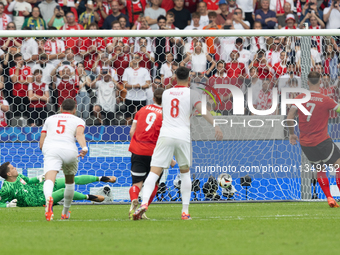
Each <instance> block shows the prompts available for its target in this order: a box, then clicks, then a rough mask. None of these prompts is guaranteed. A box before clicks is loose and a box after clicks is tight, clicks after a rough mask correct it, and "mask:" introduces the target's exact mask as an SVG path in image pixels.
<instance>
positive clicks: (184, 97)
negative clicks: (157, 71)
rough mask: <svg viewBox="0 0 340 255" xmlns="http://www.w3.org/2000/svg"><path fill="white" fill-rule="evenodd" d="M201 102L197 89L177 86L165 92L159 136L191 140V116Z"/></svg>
mask: <svg viewBox="0 0 340 255" xmlns="http://www.w3.org/2000/svg"><path fill="white" fill-rule="evenodd" d="M200 102H201V96H200V95H199V93H198V92H197V91H194V90H192V89H190V88H188V87H184V86H175V87H173V88H171V89H167V90H165V91H164V92H163V96H162V108H163V122H162V128H161V131H160V134H159V137H171V138H176V139H180V140H184V141H188V142H190V116H191V114H192V112H193V109H194V107H195V106H196V104H198V103H200Z"/></svg>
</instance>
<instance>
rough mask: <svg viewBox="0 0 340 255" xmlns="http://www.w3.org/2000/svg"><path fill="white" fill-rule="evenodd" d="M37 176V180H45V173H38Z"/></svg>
mask: <svg viewBox="0 0 340 255" xmlns="http://www.w3.org/2000/svg"><path fill="white" fill-rule="evenodd" d="M37 178H38V180H39V182H43V181H45V175H44V174H42V175H38V176H37Z"/></svg>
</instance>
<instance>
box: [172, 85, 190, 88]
mask: <svg viewBox="0 0 340 255" xmlns="http://www.w3.org/2000/svg"><path fill="white" fill-rule="evenodd" d="M174 88H189V87H187V86H182V85H176V86H174Z"/></svg>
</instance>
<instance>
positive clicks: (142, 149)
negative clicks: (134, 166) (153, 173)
mask: <svg viewBox="0 0 340 255" xmlns="http://www.w3.org/2000/svg"><path fill="white" fill-rule="evenodd" d="M162 119H163V117H162V107H160V106H158V105H155V104H151V105H147V106H144V107H143V108H142V109H140V110H139V111H138V112H137V113H136V116H135V119H134V120H133V121H134V122H137V126H136V131H135V133H134V134H133V136H132V138H131V143H130V147H129V151H130V152H132V153H134V154H137V155H143V156H152V154H153V150H154V149H155V147H156V143H157V140H158V136H159V131H160V130H161V127H162Z"/></svg>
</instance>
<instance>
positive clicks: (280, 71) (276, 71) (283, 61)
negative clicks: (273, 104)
mask: <svg viewBox="0 0 340 255" xmlns="http://www.w3.org/2000/svg"><path fill="white" fill-rule="evenodd" d="M271 71H272V73H273V77H275V78H276V79H279V78H280V76H282V75H284V74H285V73H286V72H287V53H286V52H285V51H281V53H280V61H279V62H277V63H276V64H275V65H273V67H272V69H271Z"/></svg>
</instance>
